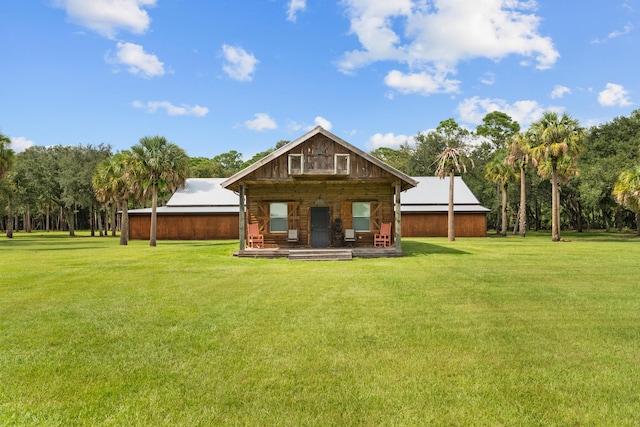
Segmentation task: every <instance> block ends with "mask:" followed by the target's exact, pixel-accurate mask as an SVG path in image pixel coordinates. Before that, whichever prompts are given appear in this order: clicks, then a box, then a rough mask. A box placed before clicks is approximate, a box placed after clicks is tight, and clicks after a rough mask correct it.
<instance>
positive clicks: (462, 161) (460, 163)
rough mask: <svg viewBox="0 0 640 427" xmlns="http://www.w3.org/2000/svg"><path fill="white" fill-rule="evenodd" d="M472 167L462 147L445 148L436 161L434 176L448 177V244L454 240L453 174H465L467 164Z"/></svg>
mask: <svg viewBox="0 0 640 427" xmlns="http://www.w3.org/2000/svg"><path fill="white" fill-rule="evenodd" d="M468 162H470V163H471V165H472V166H473V160H472V159H471V158H470V157H469V156H468V155H467V152H466V150H465V147H464V145H460V146H458V147H447V148H445V149H444V151H442V153H440V155H439V156H438V158H437V159H436V164H437V168H436V173H435V175H436V176H437V177H439V178H440V179H444V178H445V177H447V176H448V177H449V211H448V215H447V238H448V239H449V241H450V242H453V241H454V240H456V233H455V222H454V213H453V192H454V185H453V179H454V176H455V173H456V172H458V173H466V172H467V163H468Z"/></svg>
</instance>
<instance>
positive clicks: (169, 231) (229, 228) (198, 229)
mask: <svg viewBox="0 0 640 427" xmlns="http://www.w3.org/2000/svg"><path fill="white" fill-rule="evenodd" d="M150 227H151V214H147V215H131V216H129V238H130V239H133V240H149V229H150ZM156 238H157V239H158V240H227V239H237V238H238V214H237V213H235V214H224V215H158V223H157V237H156Z"/></svg>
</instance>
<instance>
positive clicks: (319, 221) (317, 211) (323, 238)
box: [311, 207, 331, 248]
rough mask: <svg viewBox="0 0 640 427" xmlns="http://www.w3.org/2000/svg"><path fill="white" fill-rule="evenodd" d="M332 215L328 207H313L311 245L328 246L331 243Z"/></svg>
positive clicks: (314, 246)
mask: <svg viewBox="0 0 640 427" xmlns="http://www.w3.org/2000/svg"><path fill="white" fill-rule="evenodd" d="M330 231H331V217H330V213H329V208H328V207H312V208H311V247H312V248H328V247H329V243H330Z"/></svg>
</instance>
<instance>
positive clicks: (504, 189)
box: [500, 183, 508, 236]
mask: <svg viewBox="0 0 640 427" xmlns="http://www.w3.org/2000/svg"><path fill="white" fill-rule="evenodd" d="M501 191H502V220H501V221H502V229H501V231H500V234H502V236H506V235H507V222H508V221H507V184H506V183H503V184H502V188H501Z"/></svg>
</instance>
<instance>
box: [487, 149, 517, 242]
mask: <svg viewBox="0 0 640 427" xmlns="http://www.w3.org/2000/svg"><path fill="white" fill-rule="evenodd" d="M507 154H508V153H507V150H506V149H504V148H501V149H498V150H497V151H495V152H494V154H493V158H492V160H491V161H490V162H489V163H487V166H486V169H485V174H484V175H485V177H486V178H488V179H489V180H491V182H494V183H496V184H498V185H499V186H500V194H501V195H502V203H501V205H502V206H501V212H502V221H501V223H502V227H501V230H500V234H502V235H503V236H506V235H507V185H508V184H509V181H513V180H514V179H515V177H516V172H515V171H514V169H513V166H511V165H509V164H507V162H506V161H505V159H506V157H507Z"/></svg>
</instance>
